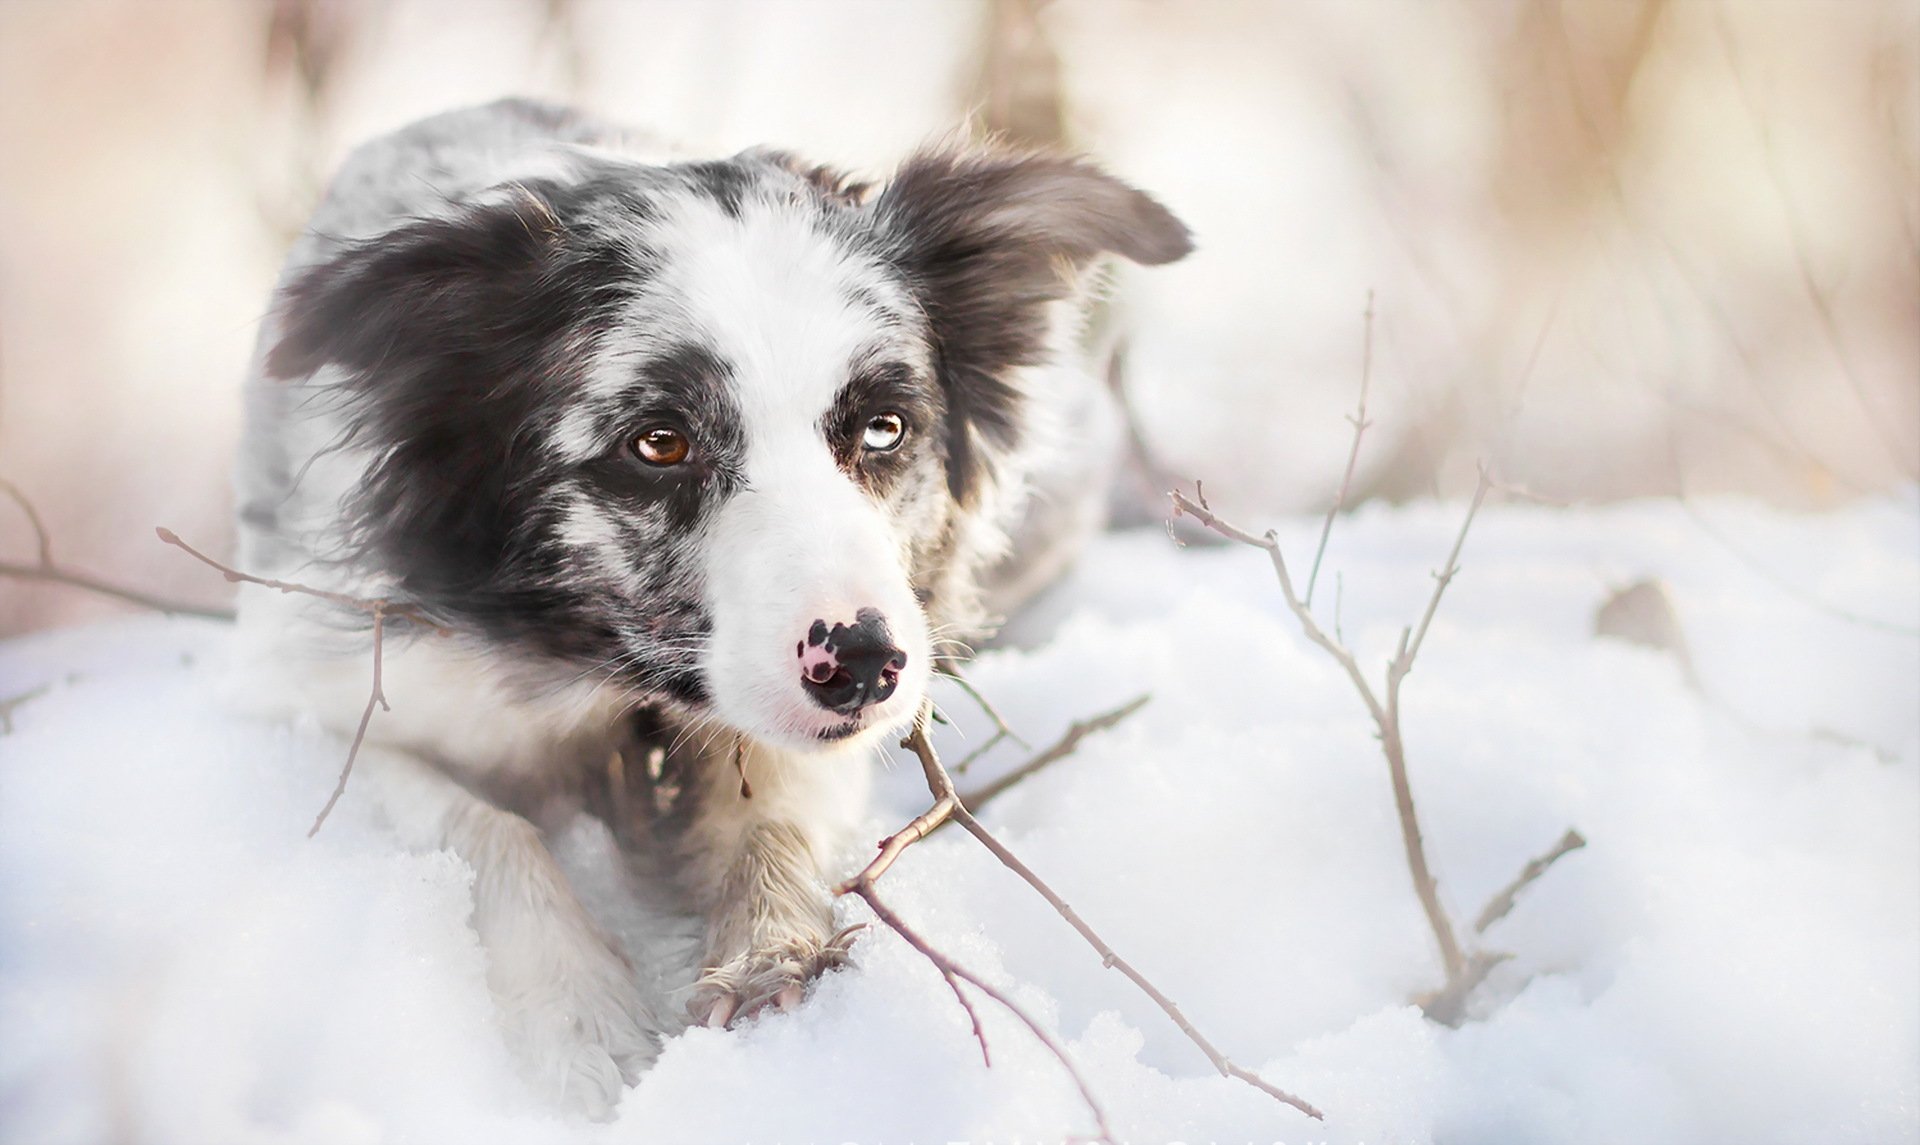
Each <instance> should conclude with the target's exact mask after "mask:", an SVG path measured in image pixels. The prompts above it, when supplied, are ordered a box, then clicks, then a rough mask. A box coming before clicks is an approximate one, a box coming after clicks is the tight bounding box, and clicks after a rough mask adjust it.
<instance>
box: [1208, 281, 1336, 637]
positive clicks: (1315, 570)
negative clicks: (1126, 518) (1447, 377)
mask: <svg viewBox="0 0 1920 1145" xmlns="http://www.w3.org/2000/svg"><path fill="white" fill-rule="evenodd" d="M1372 381H1373V291H1371V290H1369V291H1367V317H1366V329H1365V332H1364V333H1363V334H1362V335H1361V340H1360V404H1359V405H1358V406H1357V407H1356V408H1355V409H1354V411H1353V414H1352V416H1350V417H1348V418H1347V421H1348V422H1350V423H1351V424H1352V425H1353V446H1352V447H1351V448H1350V449H1348V450H1347V471H1346V473H1344V474H1342V475H1341V477H1340V492H1339V493H1337V494H1335V495H1334V498H1333V504H1332V505H1330V506H1328V507H1327V519H1326V520H1325V521H1322V522H1321V523H1320V543H1319V544H1318V545H1315V546H1314V549H1313V567H1312V568H1311V569H1309V570H1307V595H1306V596H1305V597H1304V598H1303V599H1304V600H1305V602H1306V605H1307V607H1308V608H1312V607H1313V586H1314V584H1315V583H1316V582H1318V581H1319V579H1320V558H1322V557H1324V556H1326V555H1327V538H1328V537H1331V536H1332V535H1333V519H1334V518H1335V517H1337V516H1339V515H1340V510H1342V509H1344V508H1346V506H1347V491H1348V490H1349V489H1351V488H1353V468H1354V465H1355V464H1356V463H1357V462H1358V461H1359V460H1360V439H1361V438H1363V437H1365V436H1366V434H1367V427H1368V426H1370V425H1372V424H1373V423H1372V422H1370V421H1368V420H1367V389H1368V387H1369V386H1370V385H1371V383H1372ZM1195 488H1196V489H1197V488H1198V486H1195Z"/></svg>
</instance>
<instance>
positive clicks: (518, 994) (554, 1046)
mask: <svg viewBox="0 0 1920 1145" xmlns="http://www.w3.org/2000/svg"><path fill="white" fill-rule="evenodd" d="M570 961H571V962H572V963H573V965H570V966H567V967H564V968H555V967H548V968H547V969H548V973H549V974H550V977H547V978H545V979H544V980H541V981H530V982H528V983H526V984H525V985H524V986H523V987H522V988H520V989H517V990H513V991H511V992H508V991H502V992H501V993H500V997H499V1002H500V1006H501V1009H502V1017H503V1021H504V1024H505V1026H506V1034H507V1042H508V1044H509V1045H510V1046H511V1047H512V1048H513V1050H514V1054H515V1056H516V1057H518V1058H519V1060H520V1065H521V1068H522V1070H523V1071H524V1072H525V1073H526V1076H527V1078H528V1080H529V1081H531V1082H532V1083H533V1084H534V1086H535V1087H536V1088H537V1089H539V1090H541V1091H542V1092H543V1093H545V1094H546V1096H547V1097H548V1098H550V1099H551V1100H554V1101H555V1102H557V1103H558V1104H560V1105H563V1106H565V1107H566V1108H568V1109H571V1110H573V1111H575V1112H577V1113H581V1114H584V1115H585V1116H587V1117H589V1118H591V1119H592V1120H595V1121H607V1120H611V1119H612V1117H613V1111H614V1109H615V1108H616V1107H617V1106H618V1105H619V1104H620V1097H621V1093H622V1091H623V1090H624V1088H625V1087H626V1086H628V1085H631V1084H633V1083H634V1082H635V1081H636V1080H638V1078H639V1076H640V1073H641V1071H642V1070H644V1069H646V1067H647V1066H649V1065H651V1064H653V1059H654V1057H655V1056H656V1055H657V1054H658V1053H659V1047H658V1045H657V1044H656V1042H655V1039H654V1036H653V1034H652V1033H651V1032H650V1026H651V1025H652V1024H653V1023H650V1022H648V1021H647V1019H646V1015H645V1013H644V1011H643V1010H642V1008H641V1005H640V999H639V993H638V991H637V990H636V988H635V985H634V983H633V981H632V975H631V974H630V972H629V971H628V969H627V965H626V963H625V962H624V961H623V960H622V959H620V957H619V956H618V955H616V954H614V953H613V952H612V951H610V950H601V951H597V952H595V954H594V955H593V956H591V957H583V958H574V959H570Z"/></svg>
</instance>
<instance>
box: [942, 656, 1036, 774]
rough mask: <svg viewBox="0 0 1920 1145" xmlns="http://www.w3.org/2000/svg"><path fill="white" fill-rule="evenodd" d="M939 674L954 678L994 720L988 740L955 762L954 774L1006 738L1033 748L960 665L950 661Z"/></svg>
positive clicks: (1029, 749) (955, 682)
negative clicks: (964, 673)
mask: <svg viewBox="0 0 1920 1145" xmlns="http://www.w3.org/2000/svg"><path fill="white" fill-rule="evenodd" d="M938 674H939V675H941V676H944V677H946V678H947V679H949V680H952V681H953V682H954V684H955V685H956V686H958V687H959V688H960V690H961V691H963V692H965V693H966V694H967V695H968V696H969V697H971V698H972V700H973V702H974V704H975V706H977V707H978V708H979V709H980V710H981V711H982V712H983V713H985V714H986V717H987V718H988V719H990V720H992V721H993V734H992V735H990V736H988V737H987V739H986V741H985V742H983V743H982V744H980V746H978V747H976V748H974V749H973V750H972V751H970V752H968V753H967V754H966V755H965V756H964V757H962V758H961V760H960V762H959V763H956V764H954V766H953V771H954V774H956V775H965V774H966V773H967V768H968V767H969V766H971V765H972V763H973V761H974V760H976V759H979V758H980V757H981V756H983V755H985V754H987V753H988V752H990V751H992V750H993V749H994V748H996V747H998V746H1000V744H1001V743H1003V742H1004V741H1006V740H1012V741H1013V742H1014V743H1017V744H1019V745H1020V746H1021V747H1023V748H1025V749H1026V750H1028V751H1032V750H1033V745H1032V744H1030V743H1028V742H1027V741H1026V740H1025V739H1024V738H1022V737H1021V735H1020V733H1019V732H1016V731H1014V730H1013V725H1011V724H1009V723H1007V720H1006V717H1004V716H1002V715H1001V714H1000V710H999V709H998V708H996V707H994V706H993V702H992V701H990V700H988V699H987V697H986V696H984V695H982V694H981V692H980V689H978V688H976V687H974V686H973V681H971V680H969V679H967V678H966V676H964V675H962V674H961V672H960V667H959V665H957V664H955V663H953V662H951V661H949V662H947V664H946V666H945V667H942V668H939V669H938ZM935 718H936V719H939V718H940V716H939V713H937V712H936V713H935ZM942 722H944V721H942Z"/></svg>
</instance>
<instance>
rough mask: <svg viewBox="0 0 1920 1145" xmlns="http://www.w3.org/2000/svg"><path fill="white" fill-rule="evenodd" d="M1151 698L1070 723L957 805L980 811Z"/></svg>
mask: <svg viewBox="0 0 1920 1145" xmlns="http://www.w3.org/2000/svg"><path fill="white" fill-rule="evenodd" d="M1152 698H1153V697H1152V696H1151V695H1150V694H1148V695H1139V696H1135V697H1134V698H1133V699H1131V700H1128V701H1127V702H1126V703H1124V704H1121V705H1120V706H1119V707H1117V708H1115V709H1113V710H1112V711H1110V712H1102V713H1101V714H1099V715H1097V716H1091V717H1089V718H1087V719H1084V720H1075V721H1073V724H1072V725H1071V726H1069V727H1068V728H1067V730H1066V732H1065V734H1063V735H1062V736H1061V737H1060V738H1059V739H1058V740H1056V741H1055V742H1054V743H1053V745H1052V746H1050V747H1048V748H1047V749H1046V750H1045V751H1043V752H1041V753H1039V754H1038V755H1036V756H1034V757H1033V758H1032V759H1030V760H1028V761H1027V762H1025V763H1023V764H1021V765H1020V766H1019V767H1016V768H1014V769H1013V770H1012V771H1009V772H1007V773H1006V774H1005V775H1003V776H1001V777H1000V778H998V779H996V780H994V781H993V782H991V783H989V784H987V785H985V786H984V787H981V788H980V789H979V790H977V791H970V792H968V793H967V794H966V796H964V797H963V798H962V799H961V802H962V803H964V804H965V805H966V806H968V807H971V808H974V809H976V810H978V809H979V808H981V807H984V806H985V805H986V804H987V802H988V801H989V800H991V799H993V798H994V797H995V796H996V795H999V794H1000V793H1001V792H1003V791H1005V790H1006V789H1007V788H1009V787H1012V786H1013V785H1014V784H1016V783H1019V782H1021V781H1022V780H1024V779H1026V778H1028V777H1029V776H1031V775H1033V774H1034V773H1035V772H1037V771H1039V770H1040V769H1041V768H1043V767H1046V766H1047V765H1048V764H1050V763H1053V762H1055V761H1056V760H1061V759H1065V758H1066V757H1067V756H1069V755H1072V754H1073V752H1074V750H1075V749H1076V748H1078V747H1079V746H1080V741H1081V740H1083V739H1085V738H1087V737H1088V736H1090V735H1092V734H1094V733H1095V732H1103V731H1106V730H1107V729H1108V728H1111V727H1113V726H1114V725H1115V724H1118V723H1119V722H1120V721H1122V720H1124V719H1126V718H1127V717H1128V716H1130V715H1132V714H1133V713H1135V712H1137V711H1139V710H1140V709H1141V708H1144V707H1146V705H1147V701H1148V700H1150V699H1152Z"/></svg>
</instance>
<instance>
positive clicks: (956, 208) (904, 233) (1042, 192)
mask: <svg viewBox="0 0 1920 1145" xmlns="http://www.w3.org/2000/svg"><path fill="white" fill-rule="evenodd" d="M873 210H874V213H875V217H876V219H877V220H878V225H879V227H880V228H881V230H882V232H883V234H884V235H885V236H886V238H887V241H888V243H889V245H890V247H891V249H892V250H893V252H894V257H895V259H896V261H897V263H898V265H899V266H900V267H901V269H902V270H903V271H904V272H905V273H906V274H907V275H908V277H909V279H910V280H911V281H912V282H913V284H914V287H915V289H916V291H917V293H918V294H919V296H920V302H921V305H922V306H923V307H924V308H925V310H926V313H927V317H928V320H929V322H930V323H931V324H932V327H933V336H934V343H935V348H936V352H937V354H938V360H939V369H940V381H941V385H942V387H943V389H944V390H945V392H946V397H947V405H948V419H949V420H948V430H947V434H948V436H947V482H948V485H949V487H950V488H951V489H952V491H953V493H954V495H955V496H956V497H958V498H960V499H961V500H963V501H965V500H969V499H970V494H971V492H972V491H973V490H974V489H975V488H977V486H978V481H979V477H980V459H979V457H978V455H977V451H976V450H975V448H974V438H973V435H974V434H975V433H978V434H980V435H981V436H982V437H984V438H985V439H986V440H987V441H988V442H990V443H992V444H994V445H996V446H1000V447H1008V446H1011V445H1012V444H1013V443H1014V441H1015V439H1016V437H1017V435H1018V430H1019V409H1018V407H1019V401H1020V395H1019V393H1018V392H1017V391H1016V390H1015V389H1014V387H1013V384H1012V382H1011V379H1010V377H1009V374H1010V372H1011V371H1013V370H1016V369H1019V368H1020V367H1022V366H1030V365H1034V364H1037V363H1038V362H1040V361H1041V359H1042V357H1043V355H1044V354H1045V352H1046V349H1047V344H1046V343H1047V337H1048V333H1049V330H1048V325H1047V321H1048V319H1047V312H1046V310H1047V304H1048V303H1051V302H1056V301H1058V300H1060V299H1062V298H1065V297H1066V296H1067V294H1068V293H1069V291H1070V290H1071V285H1070V283H1069V281H1068V278H1067V276H1065V275H1063V274H1062V267H1061V264H1062V263H1065V264H1067V265H1068V266H1071V267H1083V266H1085V265H1086V264H1087V263H1089V262H1091V261H1092V260H1093V259H1095V258H1097V257H1098V256H1100V255H1103V254H1108V253H1112V254H1118V255H1121V256H1123V257H1125V258H1128V259H1131V260H1133V261H1134V262H1138V263H1143V264H1146V265H1149V266H1153V265H1158V264H1160V263H1166V262H1172V261H1174V260H1175V259H1178V258H1181V257H1182V256H1184V255H1186V254H1187V253H1188V252H1189V251H1190V250H1192V249H1193V242H1192V239H1191V237H1190V236H1189V235H1188V233H1187V228H1186V226H1185V225H1183V224H1182V223H1181V222H1180V220H1179V219H1177V218H1175V217H1174V216H1173V213H1172V212H1170V211H1168V210H1167V209H1166V208H1165V207H1163V206H1161V205H1160V204H1159V203H1157V202H1155V201H1154V200H1153V199H1152V198H1150V197H1149V196H1148V195H1146V194H1145V193H1144V192H1141V191H1138V190H1136V189H1134V188H1133V187H1130V186H1128V185H1127V184H1125V183H1122V182H1121V181H1120V180H1118V179H1115V178H1114V177H1112V176H1111V175H1108V174H1106V173H1105V172H1104V171H1101V170H1100V169H1099V168H1097V167H1094V166H1092V165H1091V164H1088V163H1085V162H1081V161H1079V160H1076V159H1069V158H1065V157H1061V156H1053V155H1037V154H1018V153H1014V154H1006V153H995V152H986V153H975V154H968V153H956V152H952V151H930V152H923V153H921V154H919V155H916V156H914V157H913V158H912V159H909V160H908V161H907V162H906V164H905V165H904V166H902V167H901V168H900V170H899V171H898V172H897V173H896V174H895V176H894V178H893V182H892V183H891V184H889V185H888V186H887V188H886V190H885V191H883V192H881V194H880V196H879V197H878V198H877V199H876V200H875V201H874V203H873Z"/></svg>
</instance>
